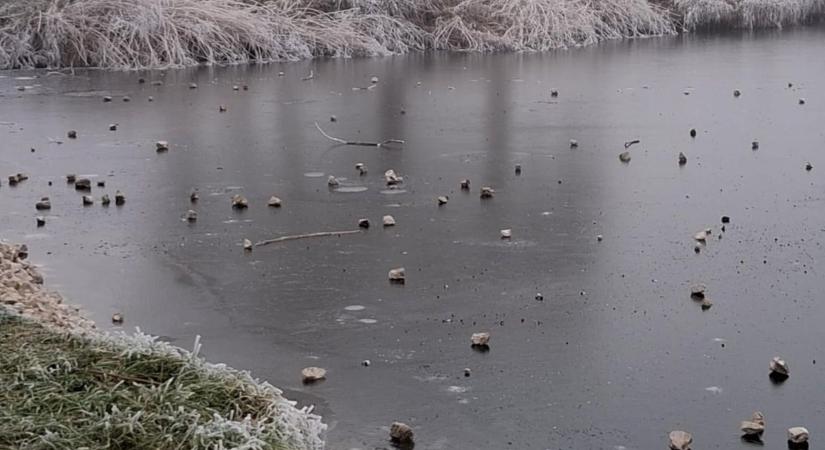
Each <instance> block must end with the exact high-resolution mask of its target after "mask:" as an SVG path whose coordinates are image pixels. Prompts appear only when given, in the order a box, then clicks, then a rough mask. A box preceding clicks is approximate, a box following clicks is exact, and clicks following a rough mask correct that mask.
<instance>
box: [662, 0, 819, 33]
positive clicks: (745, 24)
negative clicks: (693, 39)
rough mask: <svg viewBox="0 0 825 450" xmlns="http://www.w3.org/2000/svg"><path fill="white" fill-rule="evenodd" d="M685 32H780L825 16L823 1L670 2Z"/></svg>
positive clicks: (739, 0) (741, 0)
mask: <svg viewBox="0 0 825 450" xmlns="http://www.w3.org/2000/svg"><path fill="white" fill-rule="evenodd" d="M670 6H671V9H672V10H673V12H674V14H675V16H676V20H677V21H678V22H679V24H680V25H681V27H682V28H683V29H685V30H696V29H700V28H722V27H724V28H747V29H754V28H782V27H785V26H789V25H797V24H802V23H806V22H811V21H814V20H820V19H821V18H822V17H823V15H825V0H673V1H672V4H671V5H670Z"/></svg>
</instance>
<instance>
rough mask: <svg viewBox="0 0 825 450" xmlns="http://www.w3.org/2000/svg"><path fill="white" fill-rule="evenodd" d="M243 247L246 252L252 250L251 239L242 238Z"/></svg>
mask: <svg viewBox="0 0 825 450" xmlns="http://www.w3.org/2000/svg"><path fill="white" fill-rule="evenodd" d="M243 249H244V250H246V251H248V252H251V251H252V241H250V240H249V239H244V240H243Z"/></svg>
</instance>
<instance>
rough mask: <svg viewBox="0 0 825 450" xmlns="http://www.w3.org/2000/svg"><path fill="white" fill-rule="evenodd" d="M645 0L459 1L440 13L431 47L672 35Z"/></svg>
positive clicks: (552, 44)
mask: <svg viewBox="0 0 825 450" xmlns="http://www.w3.org/2000/svg"><path fill="white" fill-rule="evenodd" d="M673 31H674V30H673V27H672V25H671V23H670V22H669V21H668V20H667V19H666V18H665V16H664V14H662V11H660V10H659V8H658V7H657V6H655V5H652V4H650V3H649V2H647V0H602V1H592V0H462V1H461V2H459V3H458V4H456V5H455V6H451V7H449V8H447V9H446V10H445V11H444V13H443V14H442V15H441V16H440V17H438V19H437V22H436V26H435V29H434V36H435V37H434V39H435V47H436V48H441V49H450V50H474V51H495V50H515V51H525V50H528V51H533V50H534V51H544V50H550V49H554V48H563V47H568V46H574V45H588V44H593V43H596V42H599V41H602V40H606V39H619V38H629V37H639V36H651V35H663V34H670V33H673Z"/></svg>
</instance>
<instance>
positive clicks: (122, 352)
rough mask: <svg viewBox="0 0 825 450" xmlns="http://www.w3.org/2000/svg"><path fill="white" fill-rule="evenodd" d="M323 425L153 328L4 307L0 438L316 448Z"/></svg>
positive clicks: (23, 442) (37, 444)
mask: <svg viewBox="0 0 825 450" xmlns="http://www.w3.org/2000/svg"><path fill="white" fill-rule="evenodd" d="M196 347H197V344H196ZM195 351H196V352H197V348H196V350H195ZM323 430H324V425H323V424H321V422H320V419H319V418H318V417H317V416H314V415H312V414H311V413H310V412H309V411H305V410H299V409H297V408H295V407H294V406H293V405H292V404H291V403H290V402H288V401H287V400H285V399H283V397H281V395H280V391H278V390H277V389H275V388H274V387H272V386H270V385H268V384H266V383H260V382H257V381H255V380H253V379H252V378H250V377H249V375H248V374H246V373H244V372H238V371H235V370H232V369H228V368H226V367H224V366H220V365H212V364H208V363H205V362H203V361H202V360H201V359H199V358H198V357H197V355H196V354H191V353H188V352H185V351H182V350H180V349H177V348H175V347H172V346H170V345H167V344H164V343H160V342H156V341H155V340H154V339H153V338H151V337H149V336H146V335H143V334H137V335H135V336H127V335H125V334H118V335H104V334H94V335H92V336H91V337H80V336H78V335H74V334H66V333H64V332H61V331H56V330H53V329H51V328H46V327H44V326H42V325H39V324H37V323H35V322H32V321H30V320H26V319H21V318H19V317H13V316H9V315H4V314H3V313H2V311H0V448H15V449H79V448H89V449H95V448H112V449H160V450H165V449H190V448H191V449H194V448H198V449H229V448H233V449H250V450H251V449H272V450H282V449H283V450H304V449H309V450H315V449H321V448H323V443H322V440H321V434H322V433H323Z"/></svg>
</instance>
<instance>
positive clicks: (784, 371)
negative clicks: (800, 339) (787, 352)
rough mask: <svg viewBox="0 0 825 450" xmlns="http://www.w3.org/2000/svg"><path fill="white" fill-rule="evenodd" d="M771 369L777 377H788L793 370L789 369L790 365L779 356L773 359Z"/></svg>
mask: <svg viewBox="0 0 825 450" xmlns="http://www.w3.org/2000/svg"><path fill="white" fill-rule="evenodd" d="M770 368H771V373H775V374H777V375H781V376H784V377H787V376H790V374H791V370H790V368H789V367H788V363H787V362H785V360H784V359H782V358H780V357H778V356H774V357H773V359H771V363H770Z"/></svg>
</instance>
